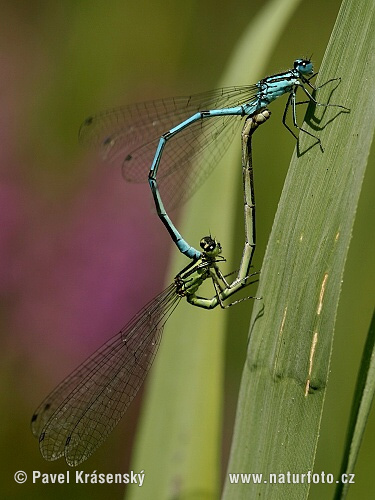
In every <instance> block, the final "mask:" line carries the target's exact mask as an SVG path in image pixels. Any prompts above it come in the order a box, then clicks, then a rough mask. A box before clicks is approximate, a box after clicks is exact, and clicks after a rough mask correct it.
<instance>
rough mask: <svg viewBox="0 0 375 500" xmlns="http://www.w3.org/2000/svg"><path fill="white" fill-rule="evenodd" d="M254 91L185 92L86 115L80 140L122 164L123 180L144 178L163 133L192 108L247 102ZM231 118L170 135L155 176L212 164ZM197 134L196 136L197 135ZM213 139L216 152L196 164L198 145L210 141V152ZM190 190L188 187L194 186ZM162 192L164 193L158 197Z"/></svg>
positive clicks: (230, 131) (212, 120)
mask: <svg viewBox="0 0 375 500" xmlns="http://www.w3.org/2000/svg"><path fill="white" fill-rule="evenodd" d="M257 90H258V89H257V87H256V86H254V85H253V86H245V87H229V88H224V89H217V90H213V91H210V92H204V93H201V94H196V95H193V96H188V97H175V98H170V99H162V100H157V101H149V102H145V103H138V104H133V105H130V106H125V107H121V108H118V109H113V110H109V111H106V112H104V113H101V114H98V115H96V116H92V117H89V118H87V120H85V122H84V123H83V124H82V126H81V128H80V132H79V137H80V140H81V141H82V142H83V143H86V144H89V145H92V146H95V147H97V148H99V149H100V151H101V153H102V156H103V157H104V158H105V159H107V160H109V161H112V162H114V163H115V164H121V165H122V168H123V175H124V177H125V179H126V180H128V181H131V182H146V181H147V175H148V171H149V169H150V167H151V164H152V160H153V158H154V155H155V152H156V147H157V144H158V141H159V138H160V136H161V135H162V134H164V133H165V132H167V131H168V130H170V129H171V128H173V127H175V126H176V125H178V124H179V123H181V122H182V121H184V120H185V119H187V118H189V117H190V116H192V115H193V114H194V113H196V112H197V111H202V110H209V109H222V108H227V107H234V106H238V105H241V104H244V103H246V102H249V101H251V100H253V99H254V97H255V96H256V92H257ZM232 121H235V122H238V117H222V118H220V117H213V118H206V119H204V120H200V121H199V122H197V123H195V124H193V125H191V126H189V127H188V128H187V129H185V130H184V131H181V132H180V133H179V134H177V135H176V136H175V137H173V138H172V139H171V140H170V141H169V142H168V144H167V145H166V148H165V150H164V153H163V158H162V161H161V164H160V166H159V171H158V180H159V179H161V178H164V177H166V176H168V175H171V174H172V173H173V172H174V171H175V170H176V169H183V170H184V171H185V172H187V171H188V170H189V166H190V165H192V164H193V162H194V166H195V167H196V168H194V170H195V171H197V170H200V171H201V170H208V171H209V169H210V167H212V165H213V164H216V163H217V161H218V157H219V154H220V155H222V154H223V150H224V148H225V149H226V148H227V147H228V145H229V143H230V141H231V140H232V138H233V135H234V133H235V130H237V127H228V125H229V124H230V123H231V122H232ZM200 135H201V139H200V140H197V139H198V138H199V137H200ZM219 136H220V141H218V138H219ZM224 136H225V139H223V137H224ZM218 142H221V144H220V153H216V154H215V153H213V155H212V157H211V158H212V161H211V162H209V164H208V163H207V162H206V161H205V162H204V165H202V164H201V165H199V157H200V155H201V153H202V152H203V150H204V149H207V148H210V146H213V147H212V150H211V151H210V152H212V151H216V150H217V147H216V145H217V144H218ZM199 175H202V178H205V177H207V175H208V173H205V172H202V173H200V174H199ZM177 177H179V176H177ZM188 177H189V174H188V175H187V176H185V180H186V179H187V178H188ZM200 182H201V179H200ZM169 184H171V185H172V186H173V187H175V188H176V187H177V188H178V186H179V184H176V183H173V181H172V180H171V181H169ZM195 184H196V185H198V184H199V183H198V182H196V183H195ZM185 186H186V184H185ZM189 189H190V191H191V192H192V191H193V190H194V189H193V188H189ZM165 196H166V193H164V195H163V199H165ZM185 198H186V196H185ZM170 205H171V204H170Z"/></svg>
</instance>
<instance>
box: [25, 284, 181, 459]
mask: <svg viewBox="0 0 375 500" xmlns="http://www.w3.org/2000/svg"><path fill="white" fill-rule="evenodd" d="M179 300H180V297H179V296H178V295H177V294H176V291H175V285H174V284H171V285H170V286H169V287H168V288H166V289H165V290H164V291H163V292H161V293H160V294H159V295H157V296H156V297H155V298H154V299H153V300H152V301H151V302H149V303H148V304H147V305H146V306H145V307H144V308H143V309H142V310H141V311H140V312H139V313H138V314H137V315H136V316H134V318H133V319H132V320H131V321H130V322H129V323H128V324H127V325H126V326H125V327H124V328H123V329H122V330H121V331H120V332H119V333H118V334H117V335H115V336H114V337H112V338H111V339H110V340H109V341H108V342H106V343H105V344H104V345H102V346H101V347H100V348H99V349H98V350H97V351H96V352H94V353H93V354H92V355H91V356H90V357H89V358H88V359H86V361H84V362H83V363H82V364H81V365H80V366H79V367H78V368H76V370H74V371H73V373H72V374H71V375H69V376H68V377H67V378H66V379H65V380H63V381H62V382H61V383H60V384H59V385H58V386H57V387H56V389H55V390H54V391H52V392H51V394H50V395H49V396H47V398H46V399H45V400H44V401H43V402H42V403H41V404H40V405H39V407H38V408H37V410H36V411H35V413H34V415H33V417H32V420H31V428H32V432H33V434H34V436H36V437H38V438H39V443H40V450H41V453H42V455H43V457H44V458H45V459H46V460H56V459H57V458H59V457H61V456H63V455H65V459H66V461H67V463H68V464H69V465H71V466H76V465H78V464H80V463H81V462H83V461H84V460H86V459H87V458H88V457H89V456H90V455H91V454H92V453H93V452H94V451H95V450H96V448H97V447H98V446H100V444H102V443H103V441H105V439H106V438H107V436H108V435H109V433H110V432H111V431H112V429H113V428H114V427H115V425H116V424H117V423H118V422H119V420H120V418H121V417H122V416H123V414H124V413H125V411H126V410H127V408H128V406H129V405H130V403H131V401H132V400H133V399H134V397H135V395H136V394H137V392H138V390H139V388H140V386H141V384H142V382H143V380H144V379H145V377H146V375H147V373H148V371H149V369H150V367H151V365H152V362H153V360H154V358H155V355H156V352H157V350H158V347H159V344H160V341H161V336H162V332H163V327H164V325H165V322H166V321H167V319H168V317H169V315H170V314H171V312H172V311H173V310H174V308H175V307H176V305H177V304H178V302H179Z"/></svg>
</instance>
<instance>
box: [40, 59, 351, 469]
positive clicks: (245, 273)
mask: <svg viewBox="0 0 375 500" xmlns="http://www.w3.org/2000/svg"><path fill="white" fill-rule="evenodd" d="M312 76H313V67H312V63H311V62H310V61H308V60H302V59H298V60H296V61H295V63H294V67H293V69H291V70H289V71H287V72H285V73H280V74H278V75H273V76H271V77H268V78H265V79H263V80H260V81H259V82H258V83H257V84H256V85H255V86H247V87H233V88H231V89H221V90H217V91H213V92H210V93H205V94H199V95H197V96H192V97H189V98H178V99H169V100H163V101H156V102H153V103H146V104H142V105H134V106H129V107H126V108H120V109H118V110H113V111H110V112H107V113H103V114H101V115H98V116H96V117H93V118H89V119H87V120H86V121H85V122H84V123H83V125H82V127H81V130H80V137H81V138H82V140H84V141H87V142H91V143H94V144H96V145H98V146H99V147H101V148H102V149H103V151H104V155H105V156H106V157H107V158H109V159H111V160H117V159H118V160H120V161H121V163H122V164H123V172H124V176H125V177H126V178H127V179H129V180H133V181H142V180H146V179H147V178H148V180H149V183H150V187H151V190H152V193H153V197H154V201H155V204H156V208H157V212H158V214H159V217H160V218H161V220H162V222H163V223H164V224H165V226H166V227H167V229H168V231H169V233H170V234H171V236H172V239H173V240H174V241H175V243H176V244H177V246H178V248H179V249H180V250H181V251H182V252H183V253H184V254H185V255H187V256H188V257H190V258H191V259H192V261H191V262H190V264H189V265H188V266H186V267H185V268H184V269H183V271H181V272H180V273H179V274H178V275H177V276H176V278H175V280H174V282H173V283H172V284H171V285H170V286H169V287H168V288H167V289H166V290H165V291H164V292H162V293H161V294H159V295H158V296H157V297H155V299H153V300H152V301H151V302H150V303H149V304H147V305H146V306H145V308H144V309H142V310H141V311H140V312H139V313H138V314H137V315H136V316H135V317H134V318H133V319H132V320H131V321H130V323H128V324H127V325H126V326H125V327H124V328H123V329H122V330H121V331H120V332H119V333H118V334H117V335H116V336H115V337H113V338H112V339H110V340H109V341H108V342H107V343H106V344H104V345H103V346H102V347H101V348H99V349H98V351H96V352H95V353H94V354H93V355H92V356H91V357H89V358H88V359H87V360H86V361H85V362H84V363H83V364H82V365H80V366H79V367H78V368H77V369H76V370H75V371H74V372H73V373H72V374H71V375H70V376H68V377H67V378H66V379H65V380H64V381H63V382H62V383H61V384H60V385H58V386H57V388H56V389H55V390H54V391H53V392H52V393H51V394H50V395H49V396H48V397H47V398H46V399H45V400H44V401H43V402H42V404H41V405H40V406H39V407H38V409H37V410H36V411H35V413H34V415H33V419H32V430H33V433H34V435H35V436H36V437H38V438H39V442H40V449H41V452H42V455H43V456H44V458H46V459H47V460H54V459H57V458H59V457H61V456H65V458H66V461H67V462H68V464H69V465H72V466H74V465H78V464H79V463H81V462H82V461H84V460H86V459H87V458H88V457H89V456H90V455H91V454H92V453H93V452H94V451H95V449H96V448H97V447H98V446H99V445H100V444H101V443H102V442H103V441H104V440H105V439H106V437H107V436H108V434H109V433H110V432H111V430H112V429H113V427H114V426H115V425H116V424H117V423H118V421H119V420H120V418H121V416H122V415H123V414H124V412H125V411H126V409H127V408H128V406H129V404H130V402H131V401H132V400H133V399H134V397H135V395H136V393H137V391H138V389H139V387H140V386H141V384H142V382H143V380H144V378H145V376H146V374H147V372H148V370H149V368H150V366H151V364H152V361H153V359H154V357H155V354H156V352H157V348H158V346H159V344H160V340H161V334H162V330H163V327H164V324H165V321H166V320H167V319H168V317H169V315H170V314H171V312H172V311H173V310H174V308H175V307H176V306H177V304H178V303H179V301H180V300H181V298H183V297H186V299H187V300H188V302H190V303H191V304H193V305H195V306H198V307H203V308H208V309H210V308H213V307H216V306H217V305H220V306H222V307H224V301H225V300H226V299H227V298H229V297H231V296H232V295H233V294H234V293H236V292H237V291H238V290H239V289H241V288H243V287H244V286H246V285H248V284H250V283H249V280H250V279H251V274H249V271H250V265H251V260H252V255H253V251H254V247H255V217H254V209H255V205H254V190H253V186H252V160H251V138H252V134H253V132H254V131H255V129H256V128H257V126H258V125H259V124H261V123H263V122H264V121H266V120H267V119H268V117H269V112H268V111H267V110H265V107H266V106H267V105H268V104H269V103H270V102H272V101H273V100H275V99H276V98H277V97H279V96H280V95H282V94H284V93H288V94H289V96H288V100H287V106H286V108H285V112H284V116H283V123H284V124H285V125H286V122H285V118H286V113H287V110H288V108H289V106H291V107H292V113H293V123H294V125H295V126H296V127H297V128H299V130H301V131H302V132H305V133H307V134H308V135H312V134H311V133H310V132H308V131H306V130H304V129H303V128H301V127H299V126H298V124H297V119H296V105H297V104H298V103H297V102H296V90H297V89H298V87H301V88H302V89H303V90H304V92H305V94H306V95H307V96H308V98H309V100H312V102H314V103H315V104H317V105H322V106H336V105H333V104H321V103H318V102H317V101H316V100H315V98H314V97H313V96H312V95H311V94H310V92H309V91H308V90H307V89H306V88H305V85H307V86H308V87H310V88H312V89H313V90H316V89H315V88H314V87H313V85H312V84H311V83H310V78H311V77H312ZM335 80H337V79H332V80H330V81H335ZM337 106H338V107H339V108H343V109H346V108H344V107H343V106H340V105H337ZM193 111H194V113H193V114H192V112H193ZM244 116H248V117H250V118H248V119H247V121H246V122H245V127H244V131H243V144H242V147H243V162H242V163H243V179H244V193H245V236H246V238H245V247H244V252H243V256H242V261H241V265H240V269H239V272H238V274H237V277H236V279H235V280H234V281H233V282H232V283H228V281H227V280H226V278H225V276H224V275H223V274H222V272H221V271H220V268H219V263H220V261H222V260H224V259H223V257H221V246H220V244H219V243H218V242H217V241H216V240H215V239H213V238H211V237H205V238H203V239H202V240H201V250H200V251H198V250H196V249H194V248H193V247H191V246H190V245H189V244H188V243H187V242H185V240H183V238H182V237H181V235H180V234H179V232H178V231H177V229H176V228H175V226H174V225H173V223H172V222H171V220H170V219H169V217H168V215H167V213H166V211H165V208H164V204H163V202H162V199H161V196H160V192H159V187H158V183H159V184H160V185H161V186H162V187H163V191H164V192H165V193H166V200H167V203H169V206H173V205H174V204H176V201H177V199H176V197H175V196H176V192H177V190H176V189H175V188H174V187H173V186H174V184H173V183H177V184H176V185H175V186H178V185H179V181H181V180H184V193H185V197H186V196H189V195H190V194H191V192H192V191H193V190H194V188H195V187H196V186H197V185H199V184H200V183H201V182H202V180H203V179H204V178H205V177H206V176H207V175H208V172H209V168H210V167H213V166H214V165H215V164H216V162H217V161H218V158H219V157H220V156H221V155H222V152H223V149H225V147H227V146H228V144H229V142H230V140H231V138H232V137H233V134H234V133H235V131H236V130H237V125H238V123H239V122H240V121H239V120H238V118H242V117H244ZM236 118H237V119H236ZM172 119H173V120H174V121H171V120H172ZM173 124H175V125H174V126H172V128H170V127H171V125H173ZM286 126H287V125H286ZM168 128H169V131H168V132H165V130H168ZM287 128H288V129H289V130H290V131H291V132H292V133H293V131H292V130H291V129H290V128H289V127H288V126H287ZM160 135H161V137H160ZM293 135H295V134H294V133H293ZM313 137H315V136H313ZM315 138H316V139H317V141H318V142H319V144H320V140H319V138H317V137H315ZM169 140H170V147H168V148H165V146H166V143H167V141H169ZM217 145H219V146H221V149H220V147H219V148H216V147H215V148H214V146H217ZM155 148H156V153H155ZM164 148H165V151H164ZM203 151H206V152H207V151H208V154H206V155H205V159H206V158H209V160H208V161H207V162H205V164H200V163H199V158H200V157H202V152H203ZM218 151H219V152H220V153H218ZM150 165H151V167H150ZM145 167H146V169H147V170H146V171H144V169H145ZM159 167H160V168H159ZM142 169H143V170H142ZM148 170H149V172H148V177H147V171H148ZM158 171H159V176H158V181H159V182H157V180H156V177H157V174H158ZM143 174H144V176H143ZM180 192H181V191H180ZM168 195H170V196H168ZM173 195H174V196H173ZM179 198H180V199H182V198H183V197H182V196H179ZM207 279H210V280H211V281H212V283H213V286H214V289H215V295H214V296H213V297H212V298H210V299H207V298H204V297H200V296H198V295H197V293H199V289H200V287H201V285H202V283H203V282H204V281H206V280H207Z"/></svg>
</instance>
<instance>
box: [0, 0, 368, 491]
mask: <svg viewBox="0 0 375 500" xmlns="http://www.w3.org/2000/svg"><path fill="white" fill-rule="evenodd" d="M263 4H264V2H262V1H253V2H240V1H232V2H219V3H218V2H213V1H211V0H208V1H205V2H198V1H187V2H174V3H172V2H168V3H164V2H152V3H151V2H145V1H143V0H140V1H138V2H130V1H122V2H121V1H115V0H109V1H108V2H105V3H104V2H99V1H98V0H95V1H91V2H84V1H81V2H73V1H67V0H65V1H63V2H59V3H56V2H48V1H44V2H43V1H41V2H26V1H19V2H1V13H2V14H1V19H0V26H1V29H0V57H1V64H2V72H1V79H0V81H1V92H0V99H1V114H0V135H1V145H2V147H1V148H0V155H1V162H0V175H1V183H0V203H1V205H2V208H1V211H0V218H1V226H0V227H1V231H0V256H1V259H0V262H1V264H0V266H1V267H0V272H1V278H0V286H1V299H2V301H1V312H2V315H1V324H2V332H3V333H2V345H3V349H2V351H1V364H0V366H1V368H0V381H1V386H2V391H1V398H2V401H1V408H2V411H1V416H0V419H1V420H0V430H1V445H2V446H1V449H2V453H1V476H2V479H1V483H0V484H1V486H0V490H3V494H2V497H3V498H25V497H26V496H27V498H43V499H44V498H45V499H47V498H66V497H67V496H69V497H70V498H74V499H80V498H89V497H90V498H99V499H101V498H105V497H106V496H108V495H111V498H122V497H123V490H124V487H123V486H122V485H75V484H74V483H73V484H70V485H42V484H35V485H33V484H32V483H31V481H30V480H29V481H27V483H26V484H24V485H17V484H16V483H15V482H14V480H13V474H14V473H15V472H16V471H17V470H24V471H25V472H26V473H27V474H28V475H29V476H30V474H31V472H32V470H40V471H42V472H46V473H53V472H63V471H66V470H67V466H66V464H65V462H64V461H63V460H60V461H57V462H54V463H48V462H45V461H44V460H43V459H42V458H41V456H40V454H39V451H38V444H37V442H36V440H35V439H34V438H33V437H32V435H31V432H30V429H29V420H30V418H31V415H32V413H33V411H34V409H35V408H36V406H37V405H38V404H39V403H40V401H41V400H42V398H43V397H45V396H46V395H47V393H48V391H50V390H51V389H52V388H53V387H54V386H55V385H56V384H57V383H58V382H59V381H60V379H61V378H62V377H64V376H65V375H67V374H68V373H69V372H70V371H71V370H72V369H73V368H74V367H75V366H77V364H78V363H79V362H80V361H82V360H83V359H84V358H85V357H86V356H87V355H88V354H90V353H91V352H93V351H94V349H95V348H97V347H98V346H99V345H100V344H101V343H103V342H104V341H105V340H106V339H107V338H108V337H109V336H111V335H113V334H114V333H115V332H116V331H118V330H119V329H120V328H121V327H122V326H123V325H124V324H125V323H126V322H127V321H128V320H129V319H130V317H131V316H132V315H133V314H134V313H135V312H137V311H138V310H139V309H140V308H141V307H142V306H143V305H144V304H145V303H146V302H147V301H148V300H149V299H151V298H152V297H153V296H154V295H155V294H156V293H157V292H158V291H160V290H161V289H162V288H163V286H164V284H165V280H166V275H167V271H168V259H169V257H170V256H171V250H172V247H171V245H170V242H169V238H168V235H167V233H166V231H165V230H164V229H163V228H162V226H161V224H160V223H159V221H158V219H157V218H156V216H155V215H154V214H152V213H151V211H150V210H149V208H150V195H149V192H148V186H147V184H145V185H141V186H138V185H128V184H127V183H125V182H124V181H123V179H122V177H121V172H120V171H119V170H117V169H113V168H111V167H108V166H106V165H104V164H103V163H102V162H101V161H100V160H99V159H98V158H97V157H96V156H95V154H93V153H92V152H88V151H85V150H83V149H82V148H80V147H79V145H78V142H77V133H78V128H79V125H80V123H81V122H82V120H83V119H84V118H85V117H86V116H88V115H90V114H92V113H93V112H95V111H99V110H102V109H105V108H107V107H113V106H116V105H121V104H126V103H131V102H135V101H143V100H148V99H153V98H159V97H166V96H171V95H185V94H190V93H195V92H199V91H204V90H208V89H210V88H214V87H215V86H217V81H218V80H219V78H220V76H221V72H222V68H223V67H224V66H225V64H226V63H227V61H228V59H229V58H230V56H231V52H232V50H233V47H234V46H235V44H236V42H237V40H238V39H239V37H240V36H241V34H242V32H243V31H244V29H245V27H246V26H247V24H248V23H249V21H250V20H251V19H252V18H253V17H254V15H256V13H257V11H258V10H259V9H260V8H261V7H262V5H263ZM339 6H340V2H339V1H336V0H335V1H332V2H325V1H324V0H318V1H315V2H306V1H302V2H301V4H300V6H299V7H298V8H297V10H296V12H295V13H294V15H293V16H292V19H291V20H290V23H289V25H288V27H287V29H286V30H285V32H284V33H283V35H282V37H281V39H280V42H279V44H278V46H277V49H276V50H275V52H274V54H273V56H272V58H271V60H270V61H268V63H267V71H266V73H265V74H272V73H275V72H278V71H280V70H284V69H286V68H288V67H290V65H291V63H292V61H293V60H294V59H295V58H296V57H303V56H309V55H310V54H311V53H313V61H314V62H315V64H316V67H319V64H320V61H321V60H322V57H323V54H324V50H325V47H326V45H327V42H328V39H329V35H330V32H331V30H332V27H333V24H334V21H335V18H336V15H337V12H338V9H339ZM265 36H267V35H266V34H265ZM261 43H262V40H259V44H261ZM256 50H257V47H254V48H253V51H254V53H255V52H256ZM251 57H252V53H251V52H249V58H251ZM341 76H342V77H343V78H345V75H341ZM238 83H244V82H232V84H233V85H235V84H238ZM251 83H252V82H251ZM284 105H285V102H284V101H282V100H281V102H275V103H274V104H273V105H272V112H273V115H274V118H273V120H271V121H270V124H269V126H268V127H267V130H265V131H264V133H262V134H259V137H257V138H256V141H255V147H254V164H255V166H256V167H257V166H258V165H261V166H262V168H261V169H257V170H256V173H255V175H256V179H255V180H256V198H257V224H258V227H257V239H258V246H257V252H256V256H255V263H254V264H255V268H257V269H258V268H260V265H261V262H262V256H263V253H264V250H265V246H266V243H267V238H268V234H269V232H270V229H271V226H272V220H273V217H274V214H275V210H276V207H277V202H278V199H279V196H280V193H281V189H282V185H283V181H284V178H285V174H286V170H287V168H288V165H289V160H290V156H291V153H292V151H293V148H294V141H293V139H292V137H291V136H290V135H289V134H288V133H287V132H285V131H284V130H283V129H282V127H281V125H280V123H279V121H280V120H281V115H282V111H283V106H284ZM265 166H268V168H266V167H265ZM208 182H209V181H208ZM374 186H375V172H374V151H373V152H372V155H371V158H370V164H369V166H368V170H367V175H366V178H365V182H364V186H363V192H362V196H361V199H360V205H359V208H358V213H357V219H356V223H355V227H354V233H353V240H352V243H351V248H350V251H349V258H348V261H347V266H346V272H345V277H344V283H343V291H342V296H341V301H340V306H339V312H338V318H337V324H336V336H335V344H334V351H333V360H332V365H331V377H330V381H329V386H328V394H327V399H326V404H325V410H324V415H323V424H322V433H321V438H320V441H319V447H318V454H317V461H316V464H315V471H316V472H319V471H322V470H324V471H326V472H331V473H334V474H337V473H338V471H339V467H340V457H341V453H342V449H343V446H344V439H345V432H346V425H347V419H348V414H349V410H350V404H351V399H352V395H353V389H354V384H355V379H356V373H357V370H358V364H359V362H360V356H361V352H362V347H363V344H364V339H365V335H366V332H367V329H368V325H369V322H370V317H371V313H372V308H373V302H374V300H373V299H374V295H375V294H374V291H375V285H374V283H375V279H374V278H375V263H374V257H373V255H374V248H375V241H374V240H375V234H374V230H373V228H374V220H375V213H374V203H373V192H374ZM241 210H242V208H241V197H240V196H239V203H238V217H237V220H238V222H237V223H238V227H239V230H238V234H239V237H238V241H235V242H233V245H234V246H235V248H236V251H237V253H238V258H239V256H240V252H241V248H242V245H243V240H242V229H241V228H242V226H241V217H242V215H241ZM174 218H176V215H175V214H174ZM140 220H141V221H142V224H140V223H139V222H140ZM197 223H199V221H197ZM207 230H209V228H206V227H203V228H202V234H205V233H206V232H207ZM173 251H174V249H173ZM183 265H185V260H184V259H183V257H181V267H182V266H183ZM186 313H187V315H189V316H188V317H189V318H191V310H190V309H189V308H186ZM223 314H224V313H223ZM225 314H227V315H228V320H230V321H234V322H236V323H237V324H238V330H239V331H242V335H238V336H236V338H228V339H227V372H226V386H225V403H226V404H225V420H224V429H223V458H222V464H223V474H224V473H225V464H226V461H227V458H228V452H229V446H230V439H231V432H232V426H233V419H234V414H235V408H236V400H237V390H238V384H239V378H240V375H241V372H242V367H243V362H244V359H245V354H246V337H247V330H248V323H249V314H248V310H247V308H246V307H243V306H242V305H239V306H238V307H236V308H233V309H231V310H230V311H228V312H227V313H225ZM140 406H141V397H139V398H137V400H136V402H135V403H134V404H133V405H132V407H131V408H130V410H129V412H128V413H127V415H126V417H125V418H124V419H123V420H122V422H121V423H120V424H119V426H118V428H117V429H116V430H115V431H114V432H113V434H112V435H111V436H110V438H109V439H108V440H107V442H106V443H105V444H104V445H103V446H102V447H101V448H100V449H99V450H98V451H97V452H96V453H95V454H94V455H93V456H92V457H91V458H90V459H89V460H88V461H87V462H85V463H84V464H83V465H82V466H81V467H80V469H82V470H85V471H87V472H92V471H94V470H97V471H98V472H112V473H114V472H123V473H124V472H127V471H128V469H129V460H130V457H131V446H132V442H133V436H134V433H135V430H136V426H137V418H138V414H139V411H140ZM374 433H375V418H374V415H373V414H372V416H371V420H370V422H369V425H368V429H367V431H366V434H365V438H364V443H363V447H362V450H361V454H360V459H359V463H358V465H357V469H356V483H357V484H356V485H355V486H354V487H352V490H351V491H350V493H349V498H350V499H362V498H371V497H373V496H374V495H375V486H374V483H373V482H372V471H373V468H374V462H375V461H374V452H373V449H374ZM124 450H126V453H124ZM161 452H162V451H161ZM332 494H333V491H332V487H331V486H328V485H326V486H322V485H319V486H315V485H314V486H312V488H311V494H310V498H320V499H322V498H327V499H328V498H332Z"/></svg>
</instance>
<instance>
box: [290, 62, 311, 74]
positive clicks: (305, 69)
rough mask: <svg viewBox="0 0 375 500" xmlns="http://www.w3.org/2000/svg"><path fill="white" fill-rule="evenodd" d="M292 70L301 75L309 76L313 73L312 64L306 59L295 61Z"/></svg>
mask: <svg viewBox="0 0 375 500" xmlns="http://www.w3.org/2000/svg"><path fill="white" fill-rule="evenodd" d="M294 69H295V70H297V71H298V73H300V74H301V75H311V74H312V73H313V72H314V69H313V63H312V62H311V61H309V60H308V59H296V60H295V61H294Z"/></svg>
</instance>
